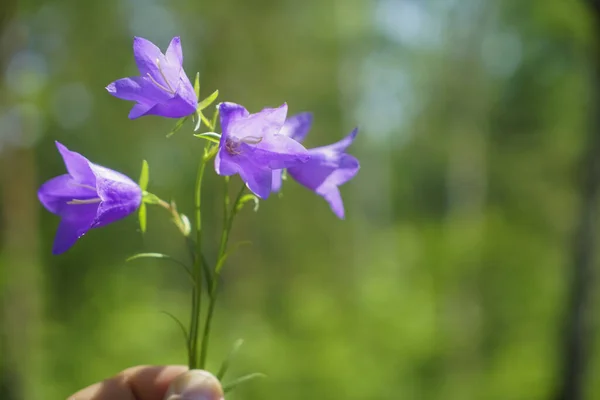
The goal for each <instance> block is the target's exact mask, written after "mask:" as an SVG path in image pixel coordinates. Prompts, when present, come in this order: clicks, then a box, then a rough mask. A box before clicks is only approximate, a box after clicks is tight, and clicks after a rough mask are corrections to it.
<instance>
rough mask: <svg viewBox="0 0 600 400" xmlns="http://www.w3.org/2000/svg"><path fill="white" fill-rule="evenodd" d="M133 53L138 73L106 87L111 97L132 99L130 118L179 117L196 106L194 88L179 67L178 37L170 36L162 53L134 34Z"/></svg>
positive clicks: (179, 44)
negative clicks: (169, 41) (149, 116)
mask: <svg viewBox="0 0 600 400" xmlns="http://www.w3.org/2000/svg"><path fill="white" fill-rule="evenodd" d="M133 56H134V58H135V62H136V64H137V67H138V69H139V71H140V76H132V77H129V78H123V79H119V80H116V81H114V82H112V83H111V84H109V85H108V86H107V87H106V90H108V92H109V93H110V94H112V95H113V96H115V97H118V98H120V99H123V100H130V101H135V102H136V104H135V105H134V106H133V108H132V109H131V111H130V112H129V118H130V119H136V118H139V117H141V116H144V115H158V116H162V117H167V118H181V117H185V116H188V115H191V114H193V113H194V112H195V111H196V107H197V105H198V97H197V96H196V92H195V91H194V87H193V86H192V83H191V82H190V80H189V78H188V77H187V75H186V74H185V71H184V70H183V52H182V50H181V40H180V38H179V37H178V36H177V37H174V38H173V39H172V40H171V43H170V44H169V47H168V48H167V51H166V52H165V54H164V55H163V53H162V52H161V51H160V49H159V48H158V47H156V45H154V44H153V43H152V42H150V41H148V40H146V39H143V38H140V37H135V38H134V39H133Z"/></svg>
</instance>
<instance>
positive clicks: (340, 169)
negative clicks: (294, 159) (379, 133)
mask: <svg viewBox="0 0 600 400" xmlns="http://www.w3.org/2000/svg"><path fill="white" fill-rule="evenodd" d="M311 125H312V114H310V113H300V114H296V115H294V116H292V117H290V118H288V120H287V121H286V122H285V125H284V127H283V129H282V130H281V133H282V134H284V135H286V136H289V137H291V138H293V139H294V140H297V141H298V142H302V141H303V140H304V138H305V137H306V135H307V134H308V131H309V130H310V127H311ZM357 133H358V128H357V129H354V130H353V131H352V132H351V133H350V134H349V135H348V136H346V137H345V138H343V139H342V140H340V141H339V142H337V143H333V144H330V145H328V146H323V147H316V148H314V149H308V154H309V155H310V159H309V160H308V162H306V163H305V164H302V165H296V166H294V167H290V168H288V169H287V172H288V175H289V176H291V177H292V178H293V179H294V180H295V181H296V182H298V183H300V184H301V185H303V186H305V187H307V188H308V189H310V190H312V191H313V192H315V193H316V194H318V195H319V196H321V197H323V198H324V199H325V200H327V202H328V203H329V206H330V207H331V210H332V211H333V212H334V214H335V215H336V216H337V217H338V218H340V219H343V218H344V203H343V201H342V196H341V194H340V190H339V189H338V187H339V186H340V185H343V184H344V183H346V182H348V181H349V180H351V179H352V178H354V176H355V175H356V174H357V173H358V170H359V169H360V163H359V162H358V160H357V159H356V158H355V157H353V156H351V155H350V154H347V153H346V149H347V148H348V146H350V145H351V144H352V142H353V141H354V138H355V137H356V135H357ZM281 173H282V171H273V191H275V192H277V191H279V190H280V189H281V183H282V182H281V178H282V177H281Z"/></svg>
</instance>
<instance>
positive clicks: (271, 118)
mask: <svg viewBox="0 0 600 400" xmlns="http://www.w3.org/2000/svg"><path fill="white" fill-rule="evenodd" d="M222 104H223V106H220V107H219V111H220V112H225V114H224V115H223V114H221V129H222V131H223V134H224V135H225V138H228V137H234V138H236V139H237V140H242V139H244V138H247V137H253V138H260V139H262V138H265V137H268V136H272V135H275V134H278V133H279V131H280V130H281V127H282V126H283V124H284V123H285V116H286V114H287V104H285V103H284V104H283V105H282V106H280V107H278V108H265V109H263V110H262V111H260V112H258V113H256V114H248V111H246V109H245V108H244V107H242V106H240V105H237V104H233V103H222Z"/></svg>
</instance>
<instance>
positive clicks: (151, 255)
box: [125, 253, 194, 282]
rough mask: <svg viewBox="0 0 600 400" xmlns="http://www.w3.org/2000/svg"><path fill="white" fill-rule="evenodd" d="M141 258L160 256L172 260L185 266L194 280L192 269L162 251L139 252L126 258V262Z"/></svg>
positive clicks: (159, 257)
mask: <svg viewBox="0 0 600 400" xmlns="http://www.w3.org/2000/svg"><path fill="white" fill-rule="evenodd" d="M140 258H158V259H162V260H167V261H171V262H174V263H175V264H178V265H179V266H181V267H183V269H184V270H185V272H186V273H187V275H188V276H189V277H190V279H191V280H192V282H194V275H193V274H192V270H191V269H190V268H189V267H188V266H187V265H186V264H185V263H184V262H181V261H179V260H177V259H176V258H173V257H171V256H169V255H167V254H162V253H138V254H134V255H133V256H131V257H129V258H128V259H126V260H125V261H126V262H129V261H133V260H137V259H140Z"/></svg>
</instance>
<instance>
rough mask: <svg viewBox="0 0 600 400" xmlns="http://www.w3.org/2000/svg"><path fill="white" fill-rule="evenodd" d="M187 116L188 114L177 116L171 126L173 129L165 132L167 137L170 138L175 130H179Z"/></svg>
mask: <svg viewBox="0 0 600 400" xmlns="http://www.w3.org/2000/svg"><path fill="white" fill-rule="evenodd" d="M189 117H190V116H189V115H188V116H187V117H183V118H179V119H178V120H177V122H176V123H175V126H174V127H173V129H171V132H169V133H167V137H168V138H170V137H171V136H173V135H174V134H175V132H177V131H178V130H180V129H181V127H182V126H183V124H185V121H187V120H188V118H189Z"/></svg>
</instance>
